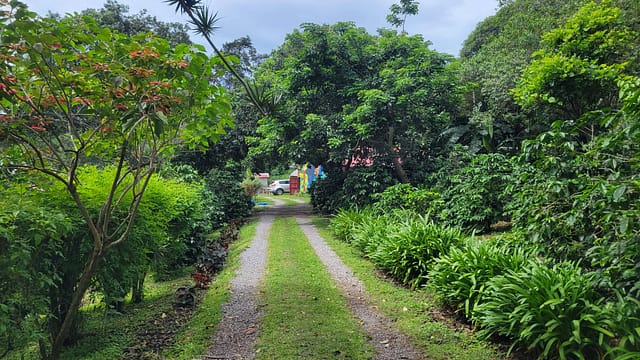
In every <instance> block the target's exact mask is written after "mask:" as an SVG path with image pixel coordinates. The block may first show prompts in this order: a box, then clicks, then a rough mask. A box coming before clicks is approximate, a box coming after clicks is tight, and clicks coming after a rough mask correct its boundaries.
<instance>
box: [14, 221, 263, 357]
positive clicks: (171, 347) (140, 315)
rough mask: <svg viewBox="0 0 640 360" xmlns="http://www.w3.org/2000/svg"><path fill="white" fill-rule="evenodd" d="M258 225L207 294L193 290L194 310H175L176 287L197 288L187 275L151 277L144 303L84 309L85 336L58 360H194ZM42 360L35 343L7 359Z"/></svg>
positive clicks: (232, 250) (243, 236)
mask: <svg viewBox="0 0 640 360" xmlns="http://www.w3.org/2000/svg"><path fill="white" fill-rule="evenodd" d="M256 224H257V222H256V221H251V222H250V223H249V224H248V225H246V226H244V227H243V228H242V229H241V231H240V234H239V240H238V241H236V242H233V243H231V245H230V246H229V256H228V258H227V265H226V267H225V269H224V270H223V271H222V272H220V273H218V274H217V275H216V276H215V278H214V279H213V281H212V283H211V285H210V287H209V289H208V290H195V304H194V306H190V307H176V306H174V304H175V303H176V289H179V288H184V287H187V288H188V287H191V286H192V285H193V282H192V279H191V278H190V276H189V275H188V274H187V273H186V272H185V274H184V276H181V277H179V278H176V279H173V280H169V281H164V282H153V281H152V279H151V278H150V279H148V280H147V281H146V282H145V298H144V301H143V302H142V303H139V304H133V303H127V305H126V307H125V311H124V312H123V313H114V312H105V310H104V307H103V306H102V305H98V304H97V303H98V301H97V299H94V302H93V303H91V304H89V305H88V306H85V308H84V309H83V311H82V335H81V336H80V337H79V339H78V341H76V343H74V344H73V345H72V346H69V347H67V348H66V349H65V350H64V352H63V353H62V354H61V356H60V359H61V360H83V359H87V360H89V359H91V360H112V359H163V358H166V359H193V358H194V357H195V356H198V355H201V354H203V353H204V352H205V351H206V348H207V347H208V345H209V341H210V339H209V335H210V334H211V333H212V332H213V331H214V330H215V325H216V324H217V323H218V322H219V320H220V318H221V313H220V308H221V305H222V304H223V303H224V302H226V300H227V298H228V294H229V292H228V289H229V283H230V281H231V279H232V278H233V276H234V273H235V270H236V268H237V267H238V257H239V254H240V253H241V252H242V250H244V249H245V248H246V247H247V246H248V245H249V243H250V241H251V239H252V238H253V236H254V234H255V227H256ZM188 270H191V268H189V269H188ZM39 358H40V356H39V354H38V350H37V346H36V345H33V346H31V347H29V348H27V349H22V350H20V351H16V352H14V353H11V354H9V355H8V356H7V359H8V360H18V359H20V360H22V359H29V360H31V359H34V360H35V359H39Z"/></svg>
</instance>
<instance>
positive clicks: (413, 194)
mask: <svg viewBox="0 0 640 360" xmlns="http://www.w3.org/2000/svg"><path fill="white" fill-rule="evenodd" d="M438 197H439V195H438V194H437V193H435V192H433V191H430V190H427V189H419V188H416V187H413V186H411V185H410V184H397V185H393V186H390V187H388V188H386V189H385V190H384V191H383V192H382V193H379V194H375V195H374V196H373V199H374V200H375V201H376V202H375V204H374V208H375V209H376V211H377V212H386V211H390V210H393V209H406V210H411V211H414V212H416V213H418V214H427V213H429V212H430V211H431V210H432V209H433V207H434V203H436V202H438Z"/></svg>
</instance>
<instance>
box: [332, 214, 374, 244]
mask: <svg viewBox="0 0 640 360" xmlns="http://www.w3.org/2000/svg"><path fill="white" fill-rule="evenodd" d="M371 216H373V211H372V209H371V208H370V207H363V208H352V209H340V210H339V211H338V212H337V213H336V215H335V216H334V217H333V219H332V220H331V230H333V233H334V234H335V235H336V237H337V238H338V239H340V240H342V241H346V242H348V243H351V242H353V234H354V229H355V228H356V226H358V225H360V224H361V223H362V222H363V221H364V219H366V218H369V217H371Z"/></svg>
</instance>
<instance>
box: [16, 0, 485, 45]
mask: <svg viewBox="0 0 640 360" xmlns="http://www.w3.org/2000/svg"><path fill="white" fill-rule="evenodd" d="M22 1H23V2H25V3H26V4H27V5H28V6H29V8H30V9H31V10H32V11H35V12H36V13H38V14H41V15H46V14H47V12H48V11H49V10H51V11H52V12H57V13H59V14H61V15H63V14H66V13H69V12H71V13H72V12H80V11H82V10H84V9H86V8H96V9H98V8H102V6H103V4H104V2H105V1H104V0H66V1H52V0H22ZM119 2H120V3H121V4H125V5H127V6H129V10H130V12H129V13H130V14H134V13H138V12H139V11H140V10H142V9H146V10H147V11H148V13H149V14H151V15H154V16H156V17H157V18H158V19H159V20H162V21H168V22H183V23H184V22H185V21H186V20H185V18H183V17H182V16H180V15H177V14H175V12H174V9H173V8H172V7H169V5H167V4H166V3H165V2H164V1H163V0H135V1H132V0H119ZM399 2H400V1H399V0H262V1H261V0H213V1H207V0H205V3H208V4H209V7H210V8H211V9H212V10H213V11H217V12H218V15H219V16H220V18H221V19H220V22H219V23H218V25H219V26H221V28H220V29H219V30H218V31H217V33H216V34H215V37H214V41H215V42H216V44H217V45H218V46H220V45H222V44H223V43H225V42H228V41H231V40H234V39H237V38H239V37H242V36H246V35H249V36H250V37H251V39H252V40H253V44H254V46H255V47H256V49H257V50H258V51H259V52H261V53H270V52H271V50H273V49H275V48H277V47H278V46H280V45H281V44H282V43H283V41H284V38H285V35H286V34H288V33H290V32H292V31H293V29H296V28H299V26H300V24H303V23H309V22H310V23H316V24H334V23H336V22H338V21H353V22H355V23H356V25H357V26H359V27H364V28H366V29H367V30H368V31H369V32H370V33H372V34H375V32H376V30H377V29H378V28H381V27H387V28H389V27H390V25H389V24H388V23H387V22H386V15H387V14H388V13H389V7H390V6H391V4H393V3H399ZM496 6H497V1H496V0H421V1H420V12H419V14H418V15H416V16H411V17H409V18H408V19H407V22H406V26H405V30H406V31H407V32H408V33H409V34H422V35H423V36H424V38H425V40H430V41H431V42H432V43H433V46H432V48H433V49H436V50H438V51H440V52H446V53H449V54H453V55H456V56H457V55H458V52H459V51H460V48H461V46H462V42H463V41H464V40H465V39H466V38H467V36H468V35H469V34H470V33H471V31H472V30H473V29H474V28H475V27H476V25H477V24H478V22H480V21H482V20H483V19H485V18H486V17H488V16H490V15H493V14H495V11H496ZM192 40H193V41H194V42H197V43H202V44H204V40H203V39H201V38H198V37H196V36H192Z"/></svg>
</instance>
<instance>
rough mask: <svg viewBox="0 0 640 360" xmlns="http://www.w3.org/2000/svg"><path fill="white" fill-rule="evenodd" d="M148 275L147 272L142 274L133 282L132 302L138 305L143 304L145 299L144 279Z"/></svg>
mask: <svg viewBox="0 0 640 360" xmlns="http://www.w3.org/2000/svg"><path fill="white" fill-rule="evenodd" d="M146 275H147V274H146V272H142V273H140V274H138V275H137V276H136V279H135V280H133V286H132V289H131V302H133V303H136V304H137V303H141V302H142V298H143V297H144V278H145V276H146Z"/></svg>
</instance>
